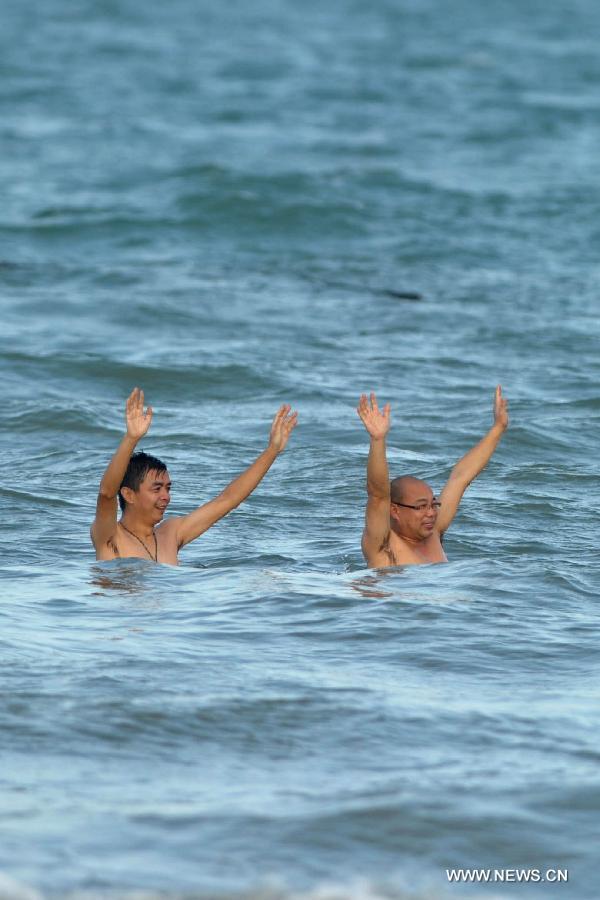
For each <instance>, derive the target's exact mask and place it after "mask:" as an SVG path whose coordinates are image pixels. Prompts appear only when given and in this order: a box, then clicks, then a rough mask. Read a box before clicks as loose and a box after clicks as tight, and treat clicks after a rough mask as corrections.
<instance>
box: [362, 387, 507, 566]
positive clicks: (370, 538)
mask: <svg viewBox="0 0 600 900" xmlns="http://www.w3.org/2000/svg"><path fill="white" fill-rule="evenodd" d="M357 412H358V415H359V416H360V418H361V419H362V422H363V424H364V426H365V428H366V429H367V431H368V432H369V435H370V437H371V446H370V449H369V459H368V462H367V495H368V498H367V511H366V516H365V529H364V531H363V536H362V551H363V554H364V557H365V559H366V561H367V563H368V565H369V566H372V567H373V568H383V567H384V566H403V565H415V564H419V563H439V562H448V559H447V557H446V554H445V553H444V548H443V547H442V538H443V535H444V532H445V531H446V530H447V529H448V527H449V525H450V523H451V522H452V520H453V518H454V516H455V515H456V511H457V509H458V505H459V503H460V501H461V499H462V495H463V494H464V492H465V490H466V489H467V487H468V486H469V485H470V484H471V482H472V481H473V480H474V479H475V478H476V477H477V476H478V475H479V473H480V472H481V470H482V469H483V468H485V466H486V465H487V463H488V462H489V460H490V459H491V457H492V454H493V452H494V450H495V449H496V447H497V446H498V443H499V441H500V438H501V437H502V435H503V434H504V432H505V431H506V428H507V427H508V401H507V400H505V398H504V397H503V396H502V388H501V387H500V385H498V387H497V388H496V394H495V397H494V424H493V425H492V427H491V428H490V430H489V431H488V433H487V434H486V435H485V437H484V438H483V439H482V440H481V441H480V442H479V443H478V444H477V445H476V446H475V447H473V448H472V449H471V450H469V452H468V453H467V454H465V456H463V457H462V459H460V460H459V461H458V462H457V463H456V465H455V466H454V468H453V469H452V472H451V473H450V478H449V479H448V481H447V483H446V486H445V487H444V489H443V491H442V493H441V494H440V497H439V500H438V499H437V498H436V497H435V495H434V493H433V491H432V490H431V488H430V487H429V485H428V484H426V483H425V482H424V481H421V480H420V479H419V478H414V477H413V476H412V475H403V476H401V477H400V478H394V480H393V481H391V482H390V479H389V474H388V465H387V458H386V452H385V439H386V435H387V433H388V431H389V428H390V404H389V403H386V405H385V406H384V407H383V410H380V409H379V407H378V405H377V399H376V397H375V394H371V396H370V400H369V399H367V396H366V394H362V396H361V398H360V401H359V404H358V408H357Z"/></svg>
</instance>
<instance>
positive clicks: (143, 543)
mask: <svg viewBox="0 0 600 900" xmlns="http://www.w3.org/2000/svg"><path fill="white" fill-rule="evenodd" d="M119 525H120V526H121V528H124V529H125V531H126V532H127V534H130V535H131V537H134V538H135V539H136V541H139V543H140V544H141V545H142V547H143V548H144V550H145V551H146V553H147V554H148V556H149V557H150V559H152V560H154V562H155V563H157V562H158V541H157V540H156V533H155V531H154V528H153V529H152V537H153V538H154V556H152V553H151V552H150V550H149V548H148V545H147V544H146V542H145V541H143V540H142V539H141V537H138V536H137V534H134V533H133V531H130V530H129V528H128V527H127V525H123V523H122V522H119Z"/></svg>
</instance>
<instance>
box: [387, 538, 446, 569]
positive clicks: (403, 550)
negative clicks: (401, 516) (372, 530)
mask: <svg viewBox="0 0 600 900" xmlns="http://www.w3.org/2000/svg"><path fill="white" fill-rule="evenodd" d="M382 556H385V557H386V558H387V560H388V561H387V562H386V563H385V565H388V566H404V565H406V566H408V565H424V564H428V563H429V564H431V563H442V562H448V557H447V556H446V554H445V552H444V548H443V547H442V542H441V541H440V537H439V534H437V533H435V534H432V535H431V537H429V538H428V539H427V540H426V541H423V542H422V543H420V544H416V545H415V544H410V543H408V541H404V540H403V539H402V538H401V537H399V536H398V535H397V534H394V533H393V532H392V533H391V534H390V537H389V540H388V543H387V544H386V546H385V547H384V548H383V550H382Z"/></svg>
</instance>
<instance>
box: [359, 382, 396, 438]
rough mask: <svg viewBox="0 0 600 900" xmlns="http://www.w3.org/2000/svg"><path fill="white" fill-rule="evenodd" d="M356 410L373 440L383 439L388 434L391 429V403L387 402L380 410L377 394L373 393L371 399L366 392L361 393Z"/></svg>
mask: <svg viewBox="0 0 600 900" xmlns="http://www.w3.org/2000/svg"><path fill="white" fill-rule="evenodd" d="M356 411H357V413H358V415H359V416H360V418H361V419H362V423H363V425H364V426H365V428H366V429H367V431H368V432H369V434H370V435H371V438H372V439H373V440H381V439H382V438H384V437H385V436H386V434H387V433H388V431H389V430H390V404H389V403H386V404H385V406H384V407H383V410H380V409H379V407H378V405H377V398H376V397H375V394H373V393H371V395H370V401H369V400H368V399H367V395H366V394H361V396H360V400H359V401H358V406H357V408H356Z"/></svg>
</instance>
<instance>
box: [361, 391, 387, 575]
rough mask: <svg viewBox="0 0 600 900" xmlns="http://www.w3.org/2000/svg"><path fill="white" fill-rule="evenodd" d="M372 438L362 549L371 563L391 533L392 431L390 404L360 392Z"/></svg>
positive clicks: (362, 413) (372, 395)
mask: <svg viewBox="0 0 600 900" xmlns="http://www.w3.org/2000/svg"><path fill="white" fill-rule="evenodd" d="M356 411H357V412H358V415H359V416H360V418H361V419H362V423H363V425H364V426H365V428H366V429H367V431H368V433H369V436H370V438H371V443H370V446H369V458H368V460H367V509H366V513H365V529H364V531H363V536H362V542H361V543H362V551H363V554H364V557H365V559H366V560H367V562H368V563H371V562H372V561H373V559H374V557H375V556H376V554H378V553H379V552H380V551H381V548H382V547H383V545H384V543H385V541H386V539H387V537H388V535H389V533H390V476H389V472H388V464H387V457H386V452H385V438H386V435H387V433H388V431H389V430H390V404H389V403H386V405H385V406H384V407H383V410H380V409H379V407H378V405H377V398H376V397H375V394H371V395H370V399H367V396H366V394H361V397H360V400H359V403H358V407H357V410H356Z"/></svg>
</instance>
